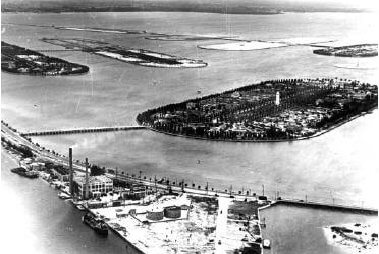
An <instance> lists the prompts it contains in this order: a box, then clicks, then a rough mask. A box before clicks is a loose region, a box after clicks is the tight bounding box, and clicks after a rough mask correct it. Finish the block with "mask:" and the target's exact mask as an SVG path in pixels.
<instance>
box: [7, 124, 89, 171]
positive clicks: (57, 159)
mask: <svg viewBox="0 0 379 254" xmlns="http://www.w3.org/2000/svg"><path fill="white" fill-rule="evenodd" d="M1 136H3V137H5V138H6V139H8V140H10V141H11V142H12V143H15V144H19V145H24V146H26V147H28V148H30V149H31V150H32V151H33V153H35V154H36V155H37V156H38V157H41V158H43V159H46V160H49V161H51V162H54V163H55V164H59V165H64V166H68V158H66V157H61V156H59V155H54V154H52V153H51V152H48V151H47V150H43V149H42V148H40V147H38V146H37V145H36V144H34V143H32V142H30V141H29V140H27V139H25V138H24V137H22V136H21V135H20V134H19V133H17V132H14V131H12V130H11V129H10V128H9V127H7V126H6V125H4V124H3V123H1ZM73 168H74V169H75V170H77V171H82V172H85V167H84V166H83V165H80V164H77V163H73Z"/></svg>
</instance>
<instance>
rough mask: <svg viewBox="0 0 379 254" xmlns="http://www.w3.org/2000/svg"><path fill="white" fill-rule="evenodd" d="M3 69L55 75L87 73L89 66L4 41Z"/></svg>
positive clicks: (2, 46)
mask: <svg viewBox="0 0 379 254" xmlns="http://www.w3.org/2000/svg"><path fill="white" fill-rule="evenodd" d="M1 70H3V71H6V72H10V73H15V74H29V75H43V76H55V75H71V74H81V73H87V72H88V71H89V67H88V66H85V65H80V64H76V63H70V62H68V61H65V60H62V59H59V58H56V57H50V56H46V55H43V54H41V53H39V52H36V51H33V50H30V49H26V48H22V47H19V46H16V45H11V44H8V43H6V42H3V41H2V42H1Z"/></svg>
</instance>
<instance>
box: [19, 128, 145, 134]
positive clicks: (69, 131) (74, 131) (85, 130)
mask: <svg viewBox="0 0 379 254" xmlns="http://www.w3.org/2000/svg"><path fill="white" fill-rule="evenodd" d="M141 129H147V128H146V127H145V126H114V127H87V128H74V129H61V130H42V131H30V132H24V133H21V135H22V136H46V135H63V134H77V133H89V132H108V131H125V130H141Z"/></svg>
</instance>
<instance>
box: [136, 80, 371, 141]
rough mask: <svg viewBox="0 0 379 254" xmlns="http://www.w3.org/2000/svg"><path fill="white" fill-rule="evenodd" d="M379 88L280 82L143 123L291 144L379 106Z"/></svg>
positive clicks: (206, 135) (178, 106)
mask: <svg viewBox="0 0 379 254" xmlns="http://www.w3.org/2000/svg"><path fill="white" fill-rule="evenodd" d="M377 99H378V87H377V86H376V85H371V84H368V83H363V82H360V81H356V80H347V79H338V78H323V79H319V78H318V79H278V80H270V81H263V82H260V83H258V84H252V85H248V86H243V87H240V88H237V89H233V90H229V91H225V92H222V93H218V94H213V95H208V96H204V97H201V98H195V99H191V100H187V101H184V102H180V103H174V104H169V105H166V106H162V107H158V108H155V109H149V110H147V111H145V112H143V113H141V114H139V115H138V117H137V121H138V123H139V124H141V125H144V126H147V127H149V128H151V129H152V130H155V131H159V132H163V133H166V134H171V135H178V136H185V137H192V138H198V139H208V140H220V141H285V140H299V139H305V138H310V137H314V136H317V135H321V134H322V133H325V132H326V131H328V130H330V129H332V128H335V127H337V126H339V125H341V124H342V123H344V122H346V121H349V120H351V119H354V118H355V117H357V116H359V115H361V114H364V113H366V112H368V111H370V110H371V109H373V108H376V107H377Z"/></svg>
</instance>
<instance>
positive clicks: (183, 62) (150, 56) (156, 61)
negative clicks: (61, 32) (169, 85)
mask: <svg viewBox="0 0 379 254" xmlns="http://www.w3.org/2000/svg"><path fill="white" fill-rule="evenodd" d="M41 40H42V41H44V42H46V43H51V44H54V45H58V46H62V47H65V48H66V49H67V50H82V51H84V52H88V53H92V54H96V55H100V56H104V57H109V58H113V59H116V60H119V61H122V62H126V63H130V64H135V65H141V66H146V67H161V68H168V67H171V68H198V67H206V66H207V63H205V62H203V61H201V60H192V59H187V58H182V57H177V56H171V55H167V54H162V53H158V52H153V51H150V50H145V49H125V48H122V47H120V46H117V45H111V44H109V43H106V42H102V41H96V40H91V39H80V38H78V39H76V38H72V39H70V38H64V39H63V38H42V39H41Z"/></svg>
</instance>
